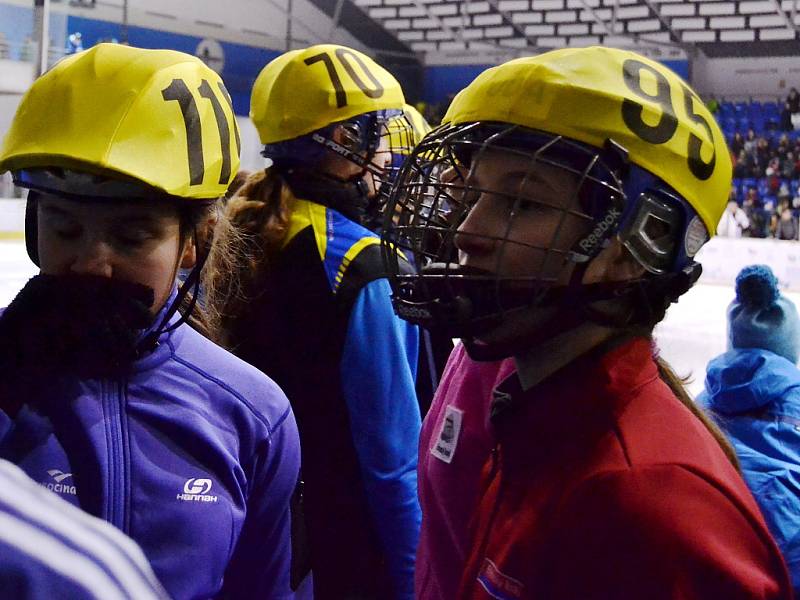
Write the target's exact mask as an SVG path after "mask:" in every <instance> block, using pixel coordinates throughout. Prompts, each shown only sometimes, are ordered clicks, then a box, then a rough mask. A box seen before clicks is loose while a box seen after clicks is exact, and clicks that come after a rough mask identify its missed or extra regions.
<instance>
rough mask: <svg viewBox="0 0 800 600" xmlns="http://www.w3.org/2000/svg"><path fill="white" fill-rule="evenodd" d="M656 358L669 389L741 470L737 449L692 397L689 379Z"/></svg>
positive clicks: (660, 373) (660, 374)
mask: <svg viewBox="0 0 800 600" xmlns="http://www.w3.org/2000/svg"><path fill="white" fill-rule="evenodd" d="M655 360H656V366H657V367H658V375H659V377H661V380H662V381H663V382H664V383H666V384H667V385H668V386H669V389H671V390H672V393H673V394H675V397H676V398H677V399H678V400H680V402H681V404H683V405H684V406H685V407H686V408H688V409H689V411H691V413H692V414H693V415H694V416H695V417H697V418H698V419H699V420H700V422H701V423H702V424H703V425H704V426H705V428H706V429H707V430H708V432H709V433H710V434H711V435H712V436H713V437H714V439H715V440H716V441H717V443H718V444H719V447H720V448H722V451H723V452H724V453H725V456H727V457H728V460H729V461H731V464H732V465H733V466H734V467H735V468H736V470H737V471H739V472H741V468H740V466H739V459H738V457H737V456H736V451H735V450H734V449H733V445H731V443H730V441H729V440H728V438H727V437H725V434H724V433H723V432H722V430H721V429H720V428H719V427H718V426H717V424H716V423H714V421H713V420H712V419H711V418H710V417H709V416H708V415H707V414H706V413H705V411H703V409H702V408H700V407H699V406H698V405H697V403H696V402H695V401H694V400H693V399H692V397H691V395H690V394H689V391H688V390H687V389H686V383H687V380H685V379H681V377H679V376H678V374H677V373H675V371H674V370H673V368H672V367H671V366H670V365H669V363H668V362H667V361H665V360H664V359H663V358H661V357H660V356H656V357H655Z"/></svg>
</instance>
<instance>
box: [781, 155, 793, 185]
mask: <svg viewBox="0 0 800 600" xmlns="http://www.w3.org/2000/svg"><path fill="white" fill-rule="evenodd" d="M795 165H796V161H795V158H794V154H793V153H792V152H787V153H786V157H785V158H784V159H783V162H782V163H781V176H783V178H784V179H792V178H793V177H794V176H795V174H796V173H795Z"/></svg>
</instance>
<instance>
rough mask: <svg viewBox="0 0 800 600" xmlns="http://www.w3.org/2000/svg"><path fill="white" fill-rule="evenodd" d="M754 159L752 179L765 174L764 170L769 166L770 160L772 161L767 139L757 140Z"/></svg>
mask: <svg viewBox="0 0 800 600" xmlns="http://www.w3.org/2000/svg"><path fill="white" fill-rule="evenodd" d="M754 158H755V166H754V168H753V174H752V177H763V176H764V175H765V174H766V170H767V167H768V166H769V162H770V160H772V158H773V152H772V150H771V149H770V147H769V140H768V139H766V138H763V137H762V138H757V140H756V150H755V153H754ZM773 170H774V167H773Z"/></svg>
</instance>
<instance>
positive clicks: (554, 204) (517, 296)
mask: <svg viewBox="0 0 800 600" xmlns="http://www.w3.org/2000/svg"><path fill="white" fill-rule="evenodd" d="M626 168H627V156H626V154H625V151H624V149H622V148H620V147H619V146H617V145H615V144H614V143H613V142H608V143H607V144H606V147H605V149H598V148H594V147H591V146H587V145H583V144H580V143H577V142H574V141H572V140H569V139H567V138H563V137H560V136H555V135H552V134H548V133H544V132H540V131H534V130H530V129H526V128H523V127H520V126H514V125H508V124H497V123H480V122H478V123H468V124H462V125H457V126H447V125H445V126H442V127H440V128H438V129H436V130H434V131H433V132H431V133H430V134H428V136H426V138H425V139H424V140H423V141H422V142H421V143H420V144H419V145H418V146H417V147H416V148H415V149H414V150H413V151H412V153H411V154H410V156H409V158H408V160H406V161H405V163H404V164H403V166H402V168H401V169H400V170H399V173H398V176H397V181H396V182H395V185H394V187H393V189H392V191H391V194H390V197H389V200H388V204H387V207H386V210H385V215H384V225H383V227H384V231H383V236H382V239H383V251H384V259H385V261H386V265H387V269H388V273H389V277H390V282H391V284H392V289H393V301H394V304H395V309H396V310H397V312H398V314H399V315H400V316H401V317H403V318H405V319H407V320H409V321H413V322H416V323H419V324H421V325H424V326H426V327H439V328H443V329H444V330H445V331H449V333H450V335H453V336H459V337H470V336H472V335H474V334H477V333H480V332H481V331H485V330H486V329H488V328H491V327H493V326H494V325H496V324H497V323H499V322H500V321H502V319H503V318H504V316H505V315H507V314H508V313H509V312H511V311H517V310H520V309H522V308H525V307H528V306H531V305H544V304H556V303H563V302H567V301H569V298H570V297H572V298H573V299H574V297H575V294H571V293H569V292H576V293H577V292H578V290H579V289H580V287H581V286H580V283H581V280H582V277H583V274H584V272H585V268H586V265H587V264H588V262H589V261H590V260H591V259H592V258H593V257H594V256H596V255H597V254H598V253H599V252H600V251H601V250H602V248H603V247H604V245H605V243H606V240H608V239H609V238H610V237H611V235H612V234H613V233H614V232H615V231H616V230H617V227H618V225H619V223H620V221H621V219H622V218H623V213H624V210H625V205H626V201H625V194H624V192H623V189H622V183H621V178H623V177H624V173H625V171H626ZM473 211H474V214H473ZM407 261H408V262H411V263H412V264H413V266H414V269H413V270H411V269H409V268H408V263H407Z"/></svg>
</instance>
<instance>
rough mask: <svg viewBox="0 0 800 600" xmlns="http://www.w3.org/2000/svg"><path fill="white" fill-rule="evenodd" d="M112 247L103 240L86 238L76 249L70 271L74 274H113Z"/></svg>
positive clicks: (103, 275) (106, 275)
mask: <svg viewBox="0 0 800 600" xmlns="http://www.w3.org/2000/svg"><path fill="white" fill-rule="evenodd" d="M111 259H112V249H111V247H110V246H109V245H108V243H106V242H105V241H103V240H99V239H92V240H87V241H86V243H84V244H82V245H81V247H80V248H79V249H78V251H77V253H76V255H75V258H74V260H73V261H72V264H71V265H70V271H71V272H72V273H74V274H76V275H97V276H99V277H111V275H112V274H113V271H114V270H113V266H112V260H111Z"/></svg>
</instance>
